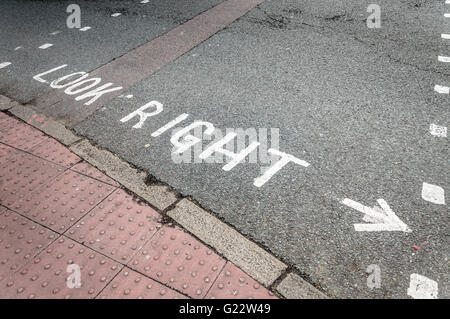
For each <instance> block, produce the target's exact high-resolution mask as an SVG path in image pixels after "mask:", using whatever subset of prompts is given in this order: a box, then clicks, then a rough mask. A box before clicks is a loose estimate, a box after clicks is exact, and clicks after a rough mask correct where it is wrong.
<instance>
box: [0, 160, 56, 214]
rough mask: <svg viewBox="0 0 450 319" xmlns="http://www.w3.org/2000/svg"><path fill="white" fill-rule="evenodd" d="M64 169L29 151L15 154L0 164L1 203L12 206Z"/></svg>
mask: <svg viewBox="0 0 450 319" xmlns="http://www.w3.org/2000/svg"><path fill="white" fill-rule="evenodd" d="M63 171H64V168H63V167H61V166H59V165H55V164H53V163H50V162H48V161H45V160H43V159H40V158H38V157H36V156H33V155H30V154H27V153H21V154H17V155H14V156H13V158H12V159H11V160H10V161H8V162H7V163H4V164H0V204H2V205H4V206H7V207H12V204H13V203H14V202H16V201H17V200H19V199H21V198H24V197H25V196H26V195H29V194H30V192H32V191H34V190H35V189H37V188H38V187H42V186H43V185H44V184H46V183H48V182H49V180H51V179H52V178H54V177H56V176H57V175H59V174H61V173H62V172H63Z"/></svg>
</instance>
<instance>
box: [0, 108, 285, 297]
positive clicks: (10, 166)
mask: <svg viewBox="0 0 450 319" xmlns="http://www.w3.org/2000/svg"><path fill="white" fill-rule="evenodd" d="M0 120H1V122H2V124H3V126H2V127H8V128H9V129H4V130H3V131H2V137H5V136H13V134H15V133H16V132H17V131H18V130H17V128H20V129H21V130H22V131H24V130H25V128H26V133H23V135H21V136H23V138H26V143H22V142H21V139H20V138H19V139H18V140H17V139H11V140H5V139H3V140H2V142H0V150H1V154H2V155H4V154H6V155H7V157H3V156H2V157H1V158H2V166H1V170H0V188H1V193H0V286H1V289H0V298H2V299H3V298H150V299H158V298H164V299H171V298H176V299H180V298H226V299H229V298H276V297H275V296H274V295H273V294H272V293H271V292H270V291H268V290H267V289H266V288H264V287H262V286H260V285H259V284H258V283H257V282H256V281H255V280H253V279H252V278H251V277H249V276H248V275H246V274H245V273H244V272H243V271H241V270H240V269H239V268H237V267H236V266H234V265H233V264H232V263H230V262H229V261H227V260H226V259H224V258H222V257H220V256H219V255H217V254H216V253H215V252H213V251H212V250H211V249H210V248H208V247H207V246H205V245H204V244H202V243H201V242H199V241H198V240H196V239H194V238H193V237H192V236H191V235H189V234H187V233H185V232H184V231H183V230H182V229H181V228H179V227H175V226H173V225H171V224H163V223H162V216H161V215H160V214H159V213H158V212H156V211H155V210H154V209H153V208H151V207H150V206H148V205H146V204H145V203H143V202H142V201H140V200H139V199H138V198H136V197H133V196H132V195H129V194H128V193H127V192H126V190H124V189H122V188H121V187H120V185H118V184H117V183H116V182H114V181H113V180H111V179H110V178H109V177H107V176H105V175H103V174H102V173H101V172H100V171H98V170H96V169H95V168H94V167H92V166H90V165H89V164H88V163H86V162H83V161H82V160H81V159H80V158H79V157H78V156H76V155H74V154H73V153H71V152H70V151H69V150H68V149H67V148H66V147H64V146H62V145H61V144H59V143H58V142H56V141H55V140H53V139H52V138H49V137H46V136H42V134H41V133H40V132H39V131H38V130H36V129H34V128H32V127H30V126H28V125H26V124H23V123H21V122H19V121H17V120H15V119H14V118H12V117H10V116H8V115H5V114H4V113H0ZM71 267H78V268H76V270H74V269H75V268H71ZM77 271H79V274H80V285H79V286H75V287H73V286H70V285H68V283H67V281H70V282H71V280H73V282H74V283H76V282H77V281H75V279H70V278H73V277H71V276H72V274H75V273H76V272H77ZM68 278H69V279H70V280H69V279H68Z"/></svg>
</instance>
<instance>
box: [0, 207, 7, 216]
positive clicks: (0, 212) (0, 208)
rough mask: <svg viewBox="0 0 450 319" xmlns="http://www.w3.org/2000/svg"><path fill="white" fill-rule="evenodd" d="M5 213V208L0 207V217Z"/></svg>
mask: <svg viewBox="0 0 450 319" xmlns="http://www.w3.org/2000/svg"><path fill="white" fill-rule="evenodd" d="M5 211H6V207H3V206H0V215H1V214H3V213H4V212H5Z"/></svg>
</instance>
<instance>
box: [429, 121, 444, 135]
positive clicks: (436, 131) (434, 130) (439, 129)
mask: <svg viewBox="0 0 450 319" xmlns="http://www.w3.org/2000/svg"><path fill="white" fill-rule="evenodd" d="M430 133H431V135H434V136H437V137H447V128H446V127H445V126H440V125H436V124H430Z"/></svg>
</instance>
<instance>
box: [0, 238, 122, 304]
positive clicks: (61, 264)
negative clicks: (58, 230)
mask: <svg viewBox="0 0 450 319" xmlns="http://www.w3.org/2000/svg"><path fill="white" fill-rule="evenodd" d="M121 269H122V265H120V264H118V263H117V262H115V261H113V260H111V259H109V258H107V257H105V256H102V255H101V254H99V253H96V252H95V251H93V250H92V249H90V248H87V247H84V246H82V245H80V244H78V243H76V242H74V241H73V240H71V239H69V238H66V237H60V238H59V239H57V240H56V241H55V242H54V243H52V244H51V245H50V246H48V248H46V249H45V250H44V251H42V252H41V253H40V254H39V255H37V256H36V257H35V258H34V259H33V260H31V261H30V262H29V263H28V264H27V265H25V267H23V268H22V269H21V270H19V271H18V272H16V273H15V274H14V275H13V276H12V277H10V278H7V279H5V280H3V281H2V282H1V283H0V285H1V288H0V291H2V297H3V298H11V299H17V298H21V299H25V298H36V299H69V298H74V299H81V298H83V299H87V298H95V297H96V296H97V295H98V294H99V292H100V291H101V290H102V289H103V288H104V287H105V286H106V285H107V284H108V282H110V281H111V279H113V278H114V276H115V275H116V274H117V273H118V272H119V271H120V270H121Z"/></svg>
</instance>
